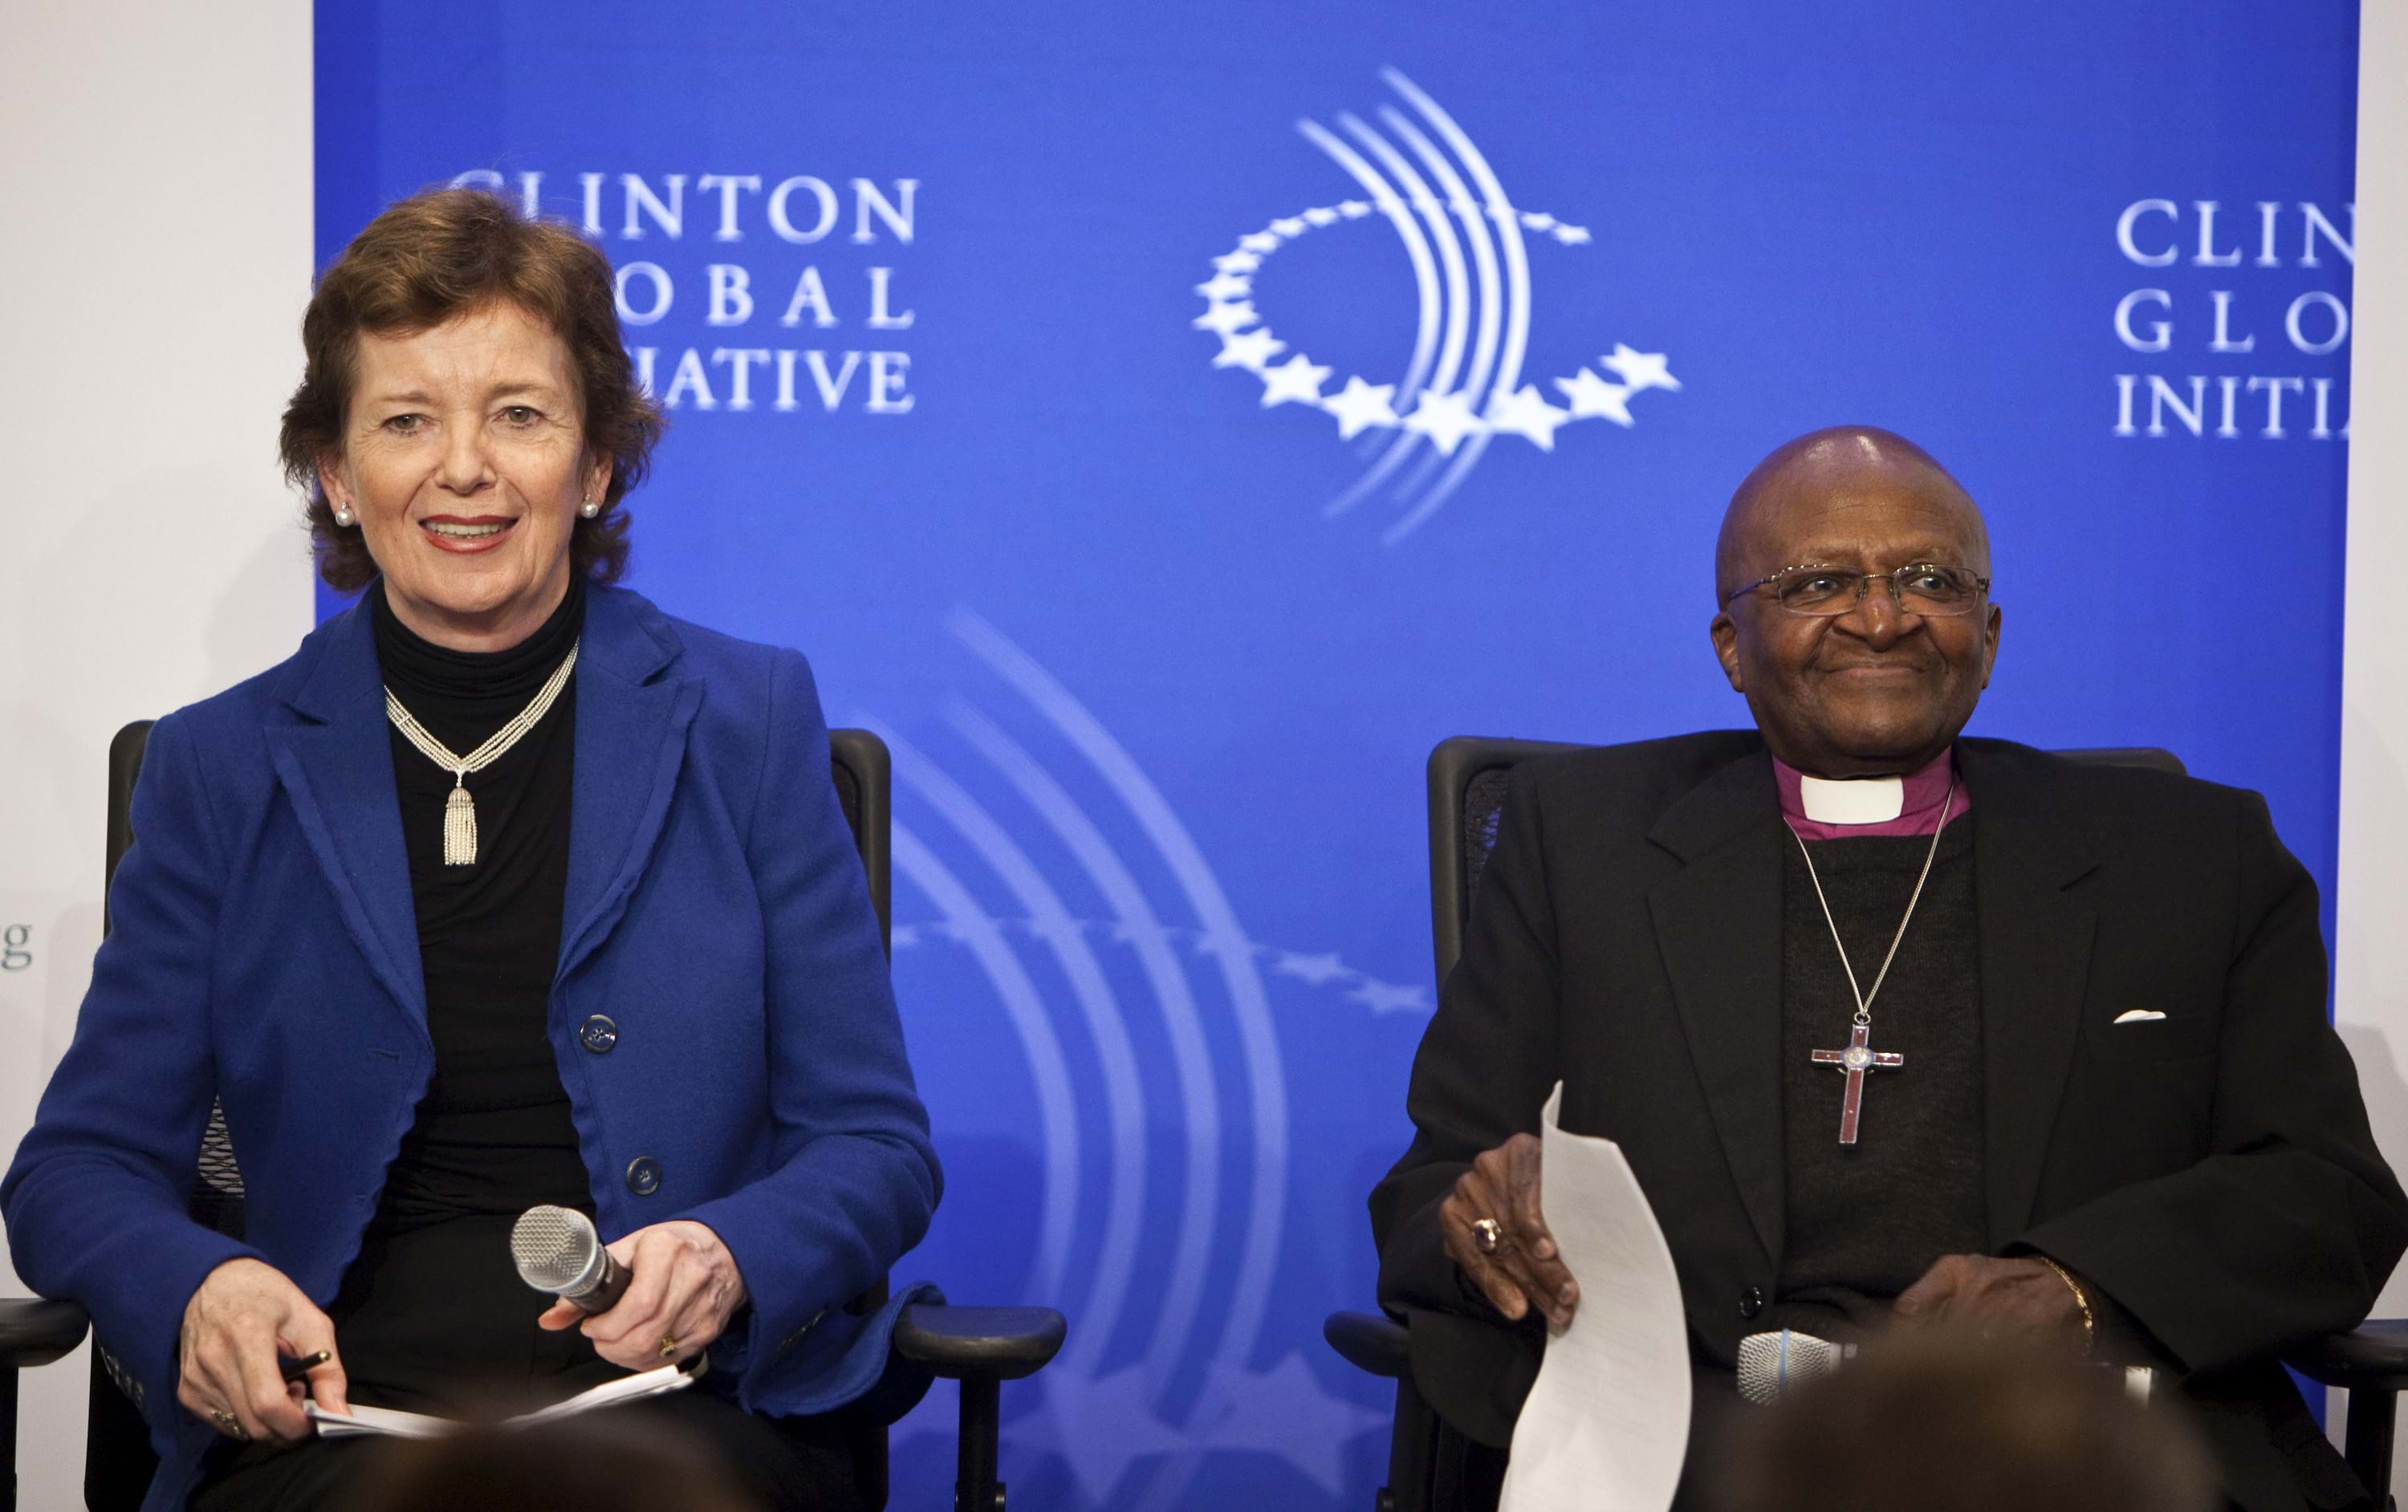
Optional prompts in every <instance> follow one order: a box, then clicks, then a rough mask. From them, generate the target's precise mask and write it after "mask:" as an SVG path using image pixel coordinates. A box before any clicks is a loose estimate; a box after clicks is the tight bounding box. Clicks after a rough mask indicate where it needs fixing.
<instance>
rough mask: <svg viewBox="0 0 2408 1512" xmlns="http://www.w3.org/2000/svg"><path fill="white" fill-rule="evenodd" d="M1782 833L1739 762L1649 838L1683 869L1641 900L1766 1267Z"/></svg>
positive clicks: (1755, 762)
mask: <svg viewBox="0 0 2408 1512" xmlns="http://www.w3.org/2000/svg"><path fill="white" fill-rule="evenodd" d="M1785 834H1787V831H1786V829H1785V826H1784V825H1783V824H1782V822H1781V804H1780V796H1779V792H1778V790H1777V789H1776V788H1775V787H1774V785H1773V778H1772V762H1771V759H1770V757H1768V756H1766V755H1764V754H1763V753H1761V752H1758V753H1757V754H1756V755H1753V756H1747V757H1742V759H1740V760H1739V761H1736V762H1733V763H1730V764H1729V765H1727V766H1726V767H1724V768H1722V769H1721V770H1720V771H1718V772H1716V773H1715V774H1714V775H1713V777H1708V778H1707V779H1706V780H1705V781H1704V782H1702V783H1700V784H1699V786H1698V787H1696V788H1695V789H1693V790H1691V791H1690V792H1689V793H1688V794H1687V795H1686V796H1684V797H1683V798H1682V799H1681V800H1680V801H1679V802H1678V803H1676V804H1674V805H1673V806H1671V807H1670V808H1669V809H1667V810H1666V811H1665V813H1664V816H1663V817H1662V818H1661V819H1660V820H1657V821H1656V825H1655V827H1654V828H1653V829H1652V830H1650V831H1649V832H1648V838H1649V839H1650V840H1651V841H1653V842H1654V843H1656V845H1659V846H1661V847H1663V848H1664V849H1667V850H1669V851H1670V852H1671V853H1672V854H1673V855H1675V856H1677V857H1679V858H1680V859H1681V860H1682V862H1684V863H1685V864H1684V866H1683V867H1682V869H1681V870H1680V871H1678V872H1676V873H1674V874H1673V875H1672V876H1670V877H1666V878H1664V879H1663V880H1662V881H1660V882H1658V883H1657V884H1656V886H1655V887H1653V888H1651V889H1650V890H1649V891H1648V894H1647V903H1648V909H1649V912H1650V914H1651V915H1652V916H1653V918H1654V920H1655V924H1656V948H1657V949H1659V950H1660V951H1661V952H1662V955H1663V959H1664V971H1665V975H1666V976H1667V977H1669V978H1670V982H1671V986H1672V1000H1673V1003H1674V1005H1675V1006H1677V1007H1678V1009H1679V1010H1680V1014H1681V1021H1682V1025H1683V1027H1684V1030H1685V1031H1686V1033H1687V1035H1688V1040H1689V1054H1690V1058H1691V1059H1692V1061H1693V1062H1694V1063H1696V1066H1697V1070H1698V1079H1699V1083H1700V1085H1702V1086H1703V1087H1704V1089H1705V1093H1706V1103H1707V1105H1708V1106H1709V1107H1710V1108H1711V1109H1712V1111H1713V1121H1714V1128H1715V1131H1716V1132H1717V1133H1718V1134H1720V1136H1721V1138H1722V1145H1723V1154H1724V1158H1725V1159H1726V1160H1727V1161H1728V1163H1729V1164H1730V1172H1731V1179H1732V1181H1733V1182H1734V1183H1735V1184H1736V1185H1737V1186H1738V1188H1739V1194H1740V1200H1741V1202H1742V1204H1744V1205H1745V1206H1746V1208H1747V1215H1748V1218H1749V1220H1750V1221H1752V1222H1753V1223H1754V1224H1755V1226H1756V1236H1757V1238H1758V1239H1760V1240H1761V1241H1762V1242H1763V1244H1764V1249H1765V1253H1766V1255H1767V1256H1768V1257H1770V1260H1771V1262H1772V1263H1773V1264H1774V1265H1775V1266H1778V1265H1779V1264H1780V1262H1781V1249H1782V1244H1783V1240H1784V1236H1785V1221H1784V1206H1783V1204H1784V1202H1785V1196H1784V1188H1783V1165H1782V1162H1783V1152H1782V1132H1781V920H1782V897H1781V872H1782V852H1781V842H1782V839H1783V837H1784V836H1785Z"/></svg>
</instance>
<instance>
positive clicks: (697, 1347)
mask: <svg viewBox="0 0 2408 1512" xmlns="http://www.w3.org/2000/svg"><path fill="white" fill-rule="evenodd" d="M606 1248H609V1251H610V1258H611V1259H613V1260H615V1261H617V1262H619V1266H620V1268H621V1269H622V1270H624V1271H626V1272H627V1273H628V1277H629V1279H628V1282H627V1290H626V1291H625V1293H624V1295H622V1296H621V1297H620V1298H619V1300H618V1301H617V1302H616V1303H614V1304H612V1305H611V1307H610V1309H609V1311H608V1312H599V1313H587V1312H585V1311H583V1310H582V1309H581V1308H580V1307H579V1306H578V1305H576V1304H575V1303H573V1302H555V1303H553V1304H552V1305H551V1306H550V1307H548V1308H546V1309H544V1313H543V1316H542V1317H540V1318H538V1319H536V1321H537V1322H538V1323H539V1324H541V1325H542V1326H544V1327H545V1328H548V1329H552V1330H555V1331H556V1330H559V1329H564V1328H567V1327H569V1326H570V1325H571V1324H576V1325H578V1326H579V1327H581V1329H582V1330H583V1332H584V1334H585V1336H586V1337H587V1338H589V1339H592V1340H593V1341H594V1352H595V1354H598V1355H600V1356H601V1357H602V1358H603V1359H605V1360H608V1361H609V1362H611V1363H612V1364H614V1365H624V1366H625V1367H626V1368H627V1369H629V1370H652V1369H654V1368H655V1367H657V1366H661V1365H666V1364H667V1363H669V1362H672V1361H682V1360H687V1359H691V1358H692V1357H694V1356H695V1355H697V1354H700V1353H701V1352H702V1351H703V1350H704V1349H705V1348H709V1347H710V1342H711V1341H712V1340H713V1339H716V1338H718V1337H719V1335H720V1334H722V1333H724V1332H725V1330H726V1328H727V1319H729V1318H731V1317H733V1316H734V1315H735V1312H736V1309H737V1308H738V1307H741V1306H743V1305H744V1299H745V1296H746V1294H747V1293H746V1292H745V1290H744V1277H742V1276H740V1275H738V1273H737V1269H736V1257H735V1256H734V1255H731V1254H729V1253H728V1252H727V1246H725V1245H724V1244H722V1243H721V1242H720V1239H719V1235H718V1234H713V1233H711V1232H710V1226H709V1225H708V1224H703V1223H696V1222H695V1221H693V1220H690V1219H676V1220H671V1221H669V1222H667V1223H655V1224H653V1225H652V1227H650V1228H644V1229H638V1230H637V1231H636V1232H635V1233H633V1234H628V1235H627V1236H626V1237H625V1238H624V1239H621V1240H620V1241H619V1242H618V1243H617V1244H614V1245H609V1246H607V1247H606Z"/></svg>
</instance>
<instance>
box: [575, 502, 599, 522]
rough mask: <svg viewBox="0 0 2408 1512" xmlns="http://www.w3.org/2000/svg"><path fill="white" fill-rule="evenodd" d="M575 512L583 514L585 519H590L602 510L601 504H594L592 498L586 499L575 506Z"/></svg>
mask: <svg viewBox="0 0 2408 1512" xmlns="http://www.w3.org/2000/svg"><path fill="white" fill-rule="evenodd" d="M577 512H578V513H579V514H581V515H583V516H584V517H585V518H586V519H588V520H591V519H593V518H594V517H595V515H598V514H600V513H601V512H602V506H600V505H598V504H595V502H594V501H593V500H592V499H588V500H586V501H585V502H584V503H583V504H581V505H579V506H577Z"/></svg>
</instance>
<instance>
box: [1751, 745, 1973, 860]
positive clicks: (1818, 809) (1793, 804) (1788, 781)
mask: <svg viewBox="0 0 2408 1512" xmlns="http://www.w3.org/2000/svg"><path fill="white" fill-rule="evenodd" d="M1772 773H1773V777H1774V780H1775V784H1776V786H1778V787H1779V789H1780V792H1781V817H1782V818H1783V819H1785V820H1788V821H1789V827H1790V828H1791V829H1793V830H1796V831H1797V832H1798V833H1799V835H1800V836H1802V837H1803V838H1805V839H1808V840H1849V839H1857V838H1890V837H1894V836H1898V835H1911V834H1927V835H1928V834H1931V833H1932V832H1933V831H1934V830H1936V829H1938V828H1939V827H1940V820H1941V818H1942V815H1945V816H1946V817H1947V820H1948V821H1949V822H1950V823H1952V824H1953V823H1955V822H1956V821H1957V820H1959V819H1962V818H1963V817H1964V816H1965V811H1966V810H1967V809H1968V808H1970V807H1971V806H1972V802H1973V800H1972V795H1971V793H1969V792H1966V791H1965V788H1964V785H1963V784H1961V783H1959V782H1957V768H1956V762H1955V760H1954V759H1953V754H1952V752H1950V751H1942V752H1941V753H1940V754H1939V755H1937V756H1935V757H1933V758H1932V759H1931V761H1930V762H1929V763H1928V764H1927V765H1926V766H1924V768H1923V769H1922V770H1921V771H1918V772H1909V773H1907V774H1906V775H1905V776H1904V777H1849V778H1846V779H1844V780H1832V779H1829V778H1825V777H1809V776H1807V775H1806V774H1805V773H1803V772H1801V771H1799V770H1798V768H1796V767H1794V766H1792V765H1790V764H1789V763H1787V762H1785V761H1783V760H1782V759H1781V758H1780V757H1778V756H1776V757H1774V758H1773V759H1772Z"/></svg>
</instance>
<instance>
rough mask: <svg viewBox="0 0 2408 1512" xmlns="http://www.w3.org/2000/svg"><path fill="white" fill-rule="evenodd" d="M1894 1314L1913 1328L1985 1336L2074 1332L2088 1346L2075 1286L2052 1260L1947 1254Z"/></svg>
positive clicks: (1907, 1293) (1906, 1295)
mask: <svg viewBox="0 0 2408 1512" xmlns="http://www.w3.org/2000/svg"><path fill="white" fill-rule="evenodd" d="M1891 1313H1892V1316H1893V1317H1894V1318H1896V1319H1898V1321H1899V1322H1900V1323H1904V1324H1907V1325H1910V1326H1914V1327H1929V1326H1931V1325H1934V1324H1940V1323H1950V1324H1956V1325H1958V1326H1961V1327H1967V1328H1972V1329H1975V1330H1978V1331H1979V1332H1980V1333H1982V1334H1984V1335H1985V1336H1999V1337H2004V1336H2008V1335H2014V1334H2022V1335H2054V1334H2070V1335H2071V1339H2073V1340H2078V1341H2081V1342H2082V1343H2085V1344H2086V1343H2087V1342H2088V1334H2089V1331H2088V1330H2086V1329H2085V1328H2084V1327H2083V1323H2082V1304H2081V1303H2080V1302H2079V1301H2078V1300H2077V1299H2076V1298H2075V1296H2074V1294H2073V1288H2072V1287H2071V1286H2069V1285H2067V1284H2066V1280H2065V1277H2062V1276H2059V1275H2058V1274H2057V1272H2056V1271H2055V1270H2053V1269H2051V1268H2050V1266H2049V1264H2048V1262H2045V1261H2041V1260H2033V1259H2031V1258H2029V1257H2028V1256H2026V1257H2018V1258H2016V1259H2014V1260H1999V1259H1995V1258H1993V1257H1991V1256H1988V1255H1942V1256H1941V1257H1940V1259H1939V1260H1937V1261H1935V1262H1933V1263H1932V1266H1931V1268H1930V1269H1929V1270H1928V1271H1925V1272H1924V1273H1923V1278H1922V1279H1921V1280H1919V1281H1916V1282H1915V1283H1914V1285H1913V1286H1911V1287H1908V1288H1907V1289H1906V1290H1905V1291H1901V1292H1899V1298H1898V1303H1897V1305H1896V1306H1895V1307H1893V1308H1892V1309H1891Z"/></svg>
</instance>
